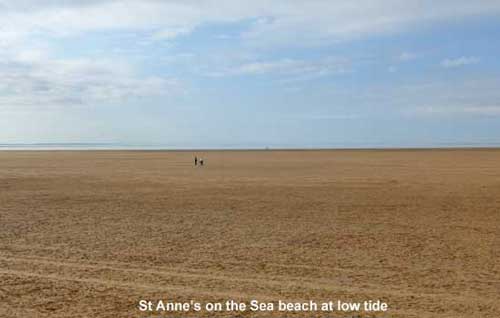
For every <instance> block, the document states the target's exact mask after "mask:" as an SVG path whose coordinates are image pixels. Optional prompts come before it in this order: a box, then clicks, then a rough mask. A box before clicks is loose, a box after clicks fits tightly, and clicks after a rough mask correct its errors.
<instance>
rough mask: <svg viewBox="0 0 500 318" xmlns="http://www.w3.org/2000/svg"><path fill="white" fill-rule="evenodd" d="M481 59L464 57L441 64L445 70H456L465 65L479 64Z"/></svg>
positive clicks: (446, 60)
mask: <svg viewBox="0 0 500 318" xmlns="http://www.w3.org/2000/svg"><path fill="white" fill-rule="evenodd" d="M479 61H480V59H479V58H477V57H466V56H462V57H459V58H456V59H445V60H443V61H442V62H441V66H442V67H445V68H454V67H460V66H465V65H471V64H477V63H479Z"/></svg>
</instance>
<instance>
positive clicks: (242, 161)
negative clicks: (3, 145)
mask: <svg viewBox="0 0 500 318" xmlns="http://www.w3.org/2000/svg"><path fill="white" fill-rule="evenodd" d="M197 155H198V156H199V157H203V158H204V159H205V163H206V166H205V167H203V168H200V167H198V168H195V167H194V166H193V163H192V160H193V153H192V152H160V151H157V152H155V151H150V152H146V151H129V152H126V151H74V152H71V151H52V152H51V151H46V152H43V151H32V152H29V151H26V152H17V151H16V152H5V151H4V152H0V282H1V285H0V317H23V318H26V317H110V318H111V317H113V318H116V317H163V316H168V317H191V316H192V317H209V316H214V317H219V316H220V317H222V316H228V317H229V316H231V317H241V316H255V317H257V316H259V317H270V316H279V317H285V316H286V317H290V316H303V317H351V316H353V314H352V313H351V314H348V313H345V314H343V313H342V314H340V313H314V314H311V313H304V312H297V313H286V314H284V313H280V312H268V313H255V312H249V311H246V312H243V313H234V312H222V313H212V314H210V313H206V312H202V313H194V312H187V313H176V314H172V313H170V314H165V315H163V314H162V313H155V312H153V313H147V312H146V313H143V312H140V311H139V310H138V302H139V300H141V299H147V300H155V301H156V300H159V299H162V300H165V301H190V300H195V301H200V302H218V301H225V300H227V299H235V300H239V301H250V300H252V299H256V300H260V301H264V302H268V301H278V300H283V301H309V300H314V301H318V302H320V301H327V300H338V299H341V300H343V301H353V302H356V301H364V300H368V299H373V300H376V299H380V300H382V301H384V302H387V303H388V305H389V311H388V312H387V313H383V314H382V313H375V314H373V313H364V312H363V313H360V315H361V317H419V318H426V317H450V318H451V317H454V318H455V317H500V302H498V299H499V295H500V150H487V149H476V150H393V151H389V150H385V151H375V150H371V151H368V150H365V151H347V150H344V151H213V152H205V153H197Z"/></svg>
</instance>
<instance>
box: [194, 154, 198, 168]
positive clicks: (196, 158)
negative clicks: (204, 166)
mask: <svg viewBox="0 0 500 318" xmlns="http://www.w3.org/2000/svg"><path fill="white" fill-rule="evenodd" d="M194 165H195V166H197V165H198V157H196V156H194Z"/></svg>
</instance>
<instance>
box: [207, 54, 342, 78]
mask: <svg viewBox="0 0 500 318" xmlns="http://www.w3.org/2000/svg"><path fill="white" fill-rule="evenodd" d="M349 70H350V61H348V60H346V59H340V58H334V57H328V58H324V59H321V60H297V59H280V60H272V61H254V62H247V63H243V64H240V65H238V66H234V67H231V68H228V69H226V70H223V71H219V72H215V73H212V74H211V75H212V76H258V75H274V76H279V77H284V78H288V80H294V81H295V80H307V79H314V78H319V77H323V76H328V75H333V74H342V73H346V72H348V71H349Z"/></svg>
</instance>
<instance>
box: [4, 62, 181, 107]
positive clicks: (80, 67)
mask: <svg viewBox="0 0 500 318" xmlns="http://www.w3.org/2000/svg"><path fill="white" fill-rule="evenodd" d="M1 57H2V61H1V62H0V77H1V78H2V81H1V82H0V108H4V109H5V108H18V107H20V106H23V107H53V106H75V105H94V104H103V103H104V104H108V103H114V102H120V101H121V102H122V101H125V100H127V99H129V98H137V97H150V96H159V95H160V96H161V95H165V94H169V93H171V92H173V91H176V90H178V89H179V83H178V82H177V81H176V80H174V79H167V78H160V77H151V76H150V77H145V78H141V77H139V76H137V75H136V74H135V72H134V70H133V68H132V67H131V66H129V65H127V64H126V63H120V62H117V61H110V60H90V59H53V58H49V57H47V56H46V55H45V54H44V53H37V54H26V53H23V52H21V53H19V54H10V55H9V54H3V56H1Z"/></svg>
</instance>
